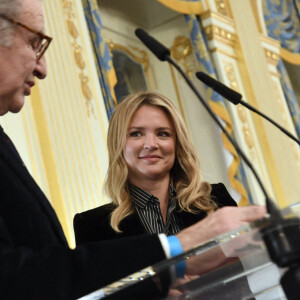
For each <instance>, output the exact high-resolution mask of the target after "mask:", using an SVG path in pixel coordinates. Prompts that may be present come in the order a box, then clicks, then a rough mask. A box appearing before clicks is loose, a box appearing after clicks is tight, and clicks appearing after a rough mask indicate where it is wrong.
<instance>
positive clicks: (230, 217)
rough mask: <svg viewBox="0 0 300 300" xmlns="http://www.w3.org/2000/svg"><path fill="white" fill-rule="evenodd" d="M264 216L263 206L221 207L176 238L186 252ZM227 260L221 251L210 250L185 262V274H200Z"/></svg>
mask: <svg viewBox="0 0 300 300" xmlns="http://www.w3.org/2000/svg"><path fill="white" fill-rule="evenodd" d="M265 214H266V208H265V207H264V206H247V207H223V208H220V209H219V210H217V211H215V212H213V213H211V214H209V215H208V216H207V217H206V218H205V219H203V220H202V221H200V222H198V223H196V224H194V225H192V226H190V227H188V228H186V229H185V230H183V231H181V232H180V233H178V234H177V235H176V236H177V237H178V238H179V240H180V242H181V245H182V249H183V251H187V250H189V249H191V248H193V247H195V246H197V245H199V244H201V243H203V242H205V241H208V240H210V239H213V238H216V237H217V236H219V235H221V234H223V233H226V232H228V231H231V230H234V229H237V228H239V227H241V226H243V225H245V224H247V223H249V222H253V221H256V220H258V219H260V218H262V217H264V216H265ZM204 258H205V259H204ZM227 260H228V258H227V257H226V256H225V255H224V253H223V252H222V250H221V249H212V250H210V251H208V253H206V254H204V255H200V257H199V258H197V257H195V258H193V259H190V260H187V274H192V275H193V274H201V273H203V272H205V271H208V270H209V269H213V268H215V267H217V266H219V265H221V264H222V263H224V262H225V261H227Z"/></svg>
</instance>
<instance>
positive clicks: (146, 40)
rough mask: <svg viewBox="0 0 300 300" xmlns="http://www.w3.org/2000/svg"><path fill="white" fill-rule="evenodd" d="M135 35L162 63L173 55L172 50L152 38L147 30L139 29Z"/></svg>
mask: <svg viewBox="0 0 300 300" xmlns="http://www.w3.org/2000/svg"><path fill="white" fill-rule="evenodd" d="M135 35H136V36H137V37H138V38H139V39H140V40H141V41H142V42H143V44H144V45H145V46H146V47H147V48H148V49H150V50H151V52H152V53H153V54H154V55H155V56H156V57H157V58H158V59H159V60H161V61H165V60H167V57H168V56H170V55H171V53H170V50H169V49H168V48H166V47H165V46H163V45H162V44H161V43H160V42H158V41H157V40H155V39H154V38H153V37H152V36H150V35H149V34H148V33H147V32H146V31H145V30H143V29H141V28H138V29H136V30H135Z"/></svg>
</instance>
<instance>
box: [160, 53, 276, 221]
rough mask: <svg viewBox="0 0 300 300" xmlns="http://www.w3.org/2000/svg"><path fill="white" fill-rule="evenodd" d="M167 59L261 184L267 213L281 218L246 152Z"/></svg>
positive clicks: (192, 85)
mask: <svg viewBox="0 0 300 300" xmlns="http://www.w3.org/2000/svg"><path fill="white" fill-rule="evenodd" d="M165 59H166V60H167V61H168V62H169V63H171V64H172V65H173V66H174V67H175V68H176V69H177V70H178V72H179V73H180V74H181V75H182V77H183V78H184V79H185V81H186V83H187V84H188V85H189V87H190V88H191V89H192V90H193V92H194V93H195V94H196V96H197V97H198V99H199V100H200V102H201V103H202V104H203V106H204V108H205V109H206V111H207V112H208V113H209V115H210V116H211V117H212V118H213V120H214V121H215V122H216V123H217V125H218V126H219V127H220V129H221V130H222V131H223V132H224V134H225V135H226V137H227V138H228V140H229V141H230V142H231V143H232V145H233V146H234V148H235V149H236V151H237V152H238V154H239V155H240V156H241V157H242V159H243V160H244V162H245V163H246V164H247V166H248V167H249V168H250V169H251V171H252V172H253V174H254V176H255V178H256V180H257V182H258V184H259V186H260V188H261V190H262V192H263V194H264V195H265V197H266V206H267V211H268V212H269V213H270V214H272V215H276V216H277V215H278V216H277V217H279V215H280V213H279V211H278V209H277V208H276V206H275V205H274V203H273V201H272V200H271V199H270V197H269V195H268V193H267V191H266V189H265V187H264V185H263V184H262V181H261V179H260V177H259V176H258V174H257V172H256V171H255V169H254V167H253V165H252V164H251V163H250V161H249V159H248V158H247V156H246V155H245V154H244V152H243V151H242V149H241V148H240V147H239V145H238V144H237V143H236V141H235V140H234V139H233V138H232V137H231V136H230V134H229V133H228V131H227V130H226V129H225V128H224V127H223V125H222V124H221V122H220V121H219V119H218V117H217V116H216V115H215V114H214V113H213V111H212V110H211V109H210V107H209V105H208V104H207V103H206V101H205V100H204V98H203V97H202V96H201V94H200V93H199V92H198V90H197V89H196V88H195V86H194V84H193V83H192V81H191V80H190V79H189V78H188V77H187V75H186V74H185V73H184V72H183V70H182V69H181V68H180V67H179V65H178V64H177V63H176V62H175V61H174V60H173V59H172V58H171V56H170V55H166V56H165ZM280 217H281V216H280Z"/></svg>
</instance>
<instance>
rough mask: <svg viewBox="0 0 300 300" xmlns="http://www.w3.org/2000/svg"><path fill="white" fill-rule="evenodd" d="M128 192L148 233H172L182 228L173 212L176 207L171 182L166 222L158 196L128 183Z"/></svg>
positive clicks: (175, 195)
mask: <svg viewBox="0 0 300 300" xmlns="http://www.w3.org/2000/svg"><path fill="white" fill-rule="evenodd" d="M129 192H130V197H131V200H132V202H133V203H134V207H135V210H136V212H137V214H138V215H139V218H140V220H141V222H142V224H143V226H144V228H145V230H146V232H147V233H148V234H158V233H164V234H166V235H174V234H176V233H178V232H179V231H181V230H182V229H183V225H182V223H181V221H180V219H179V217H178V215H177V214H176V213H175V212H176V211H177V209H178V203H177V194H176V191H175V189H174V187H173V186H172V185H171V184H170V186H169V194H170V199H169V204H168V210H167V218H166V224H164V220H163V217H162V215H161V211H160V203H159V200H158V198H156V197H155V196H153V195H152V194H150V193H148V192H146V191H144V190H142V189H140V188H138V187H137V186H135V185H133V184H129Z"/></svg>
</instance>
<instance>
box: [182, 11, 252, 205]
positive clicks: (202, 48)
mask: <svg viewBox="0 0 300 300" xmlns="http://www.w3.org/2000/svg"><path fill="white" fill-rule="evenodd" d="M185 20H186V23H187V25H188V29H189V32H190V39H191V42H192V44H193V47H194V52H195V56H196V61H197V63H198V67H199V70H200V71H203V72H205V73H208V74H209V75H210V76H213V77H215V78H216V77H217V73H216V69H215V68H214V64H213V60H212V58H211V56H210V53H209V49H208V46H207V40H206V36H205V34H204V31H203V30H201V28H200V25H199V20H198V19H197V17H196V16H195V15H185ZM207 92H208V95H209V104H210V107H211V108H212V110H213V112H214V113H215V114H216V115H217V116H218V117H219V118H220V119H221V121H222V123H223V126H224V127H225V128H226V130H227V131H228V132H229V133H230V135H231V136H232V137H233V126H232V122H231V119H230V116H229V113H228V111H227V108H226V104H225V102H224V99H223V98H222V97H221V96H220V95H219V94H218V93H216V92H215V91H213V90H212V89H210V88H208V90H207ZM233 138H234V137H233ZM222 140H223V145H224V152H225V153H224V154H225V157H226V165H227V172H228V176H229V180H230V184H231V186H232V187H233V188H234V189H235V190H236V191H237V192H238V193H239V194H240V201H239V205H247V204H248V203H249V202H252V198H251V195H250V192H249V189H248V185H247V180H246V177H245V172H244V169H243V165H242V164H241V161H240V158H239V156H238V155H237V152H236V150H235V149H234V147H233V146H232V144H231V143H230V141H229V140H228V139H227V137H226V136H225V134H224V133H223V132H222Z"/></svg>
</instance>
